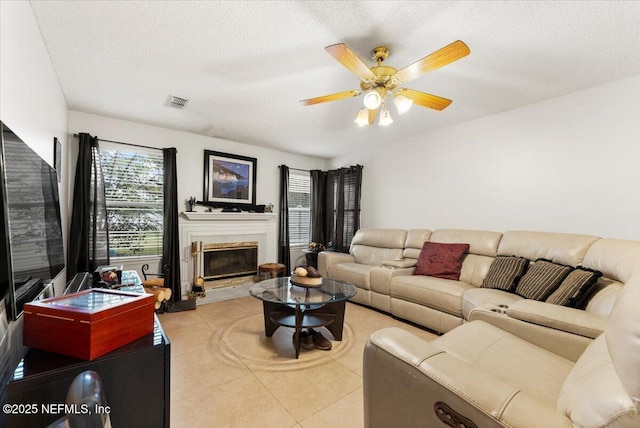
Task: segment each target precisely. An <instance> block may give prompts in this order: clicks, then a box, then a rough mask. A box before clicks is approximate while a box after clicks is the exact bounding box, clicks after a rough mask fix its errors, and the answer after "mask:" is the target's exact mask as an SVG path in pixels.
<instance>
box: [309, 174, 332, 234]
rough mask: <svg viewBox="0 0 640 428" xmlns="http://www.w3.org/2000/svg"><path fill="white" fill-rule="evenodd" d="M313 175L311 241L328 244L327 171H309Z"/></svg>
mask: <svg viewBox="0 0 640 428" xmlns="http://www.w3.org/2000/svg"><path fill="white" fill-rule="evenodd" d="M309 175H310V177H311V203H310V208H311V210H310V211H311V241H312V242H320V243H322V244H325V245H327V243H328V242H329V241H330V239H329V234H328V233H327V232H328V230H329V224H327V219H328V216H327V205H326V200H327V172H326V171H320V170H318V169H312V170H311V171H309Z"/></svg>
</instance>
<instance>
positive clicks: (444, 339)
mask: <svg viewBox="0 0 640 428" xmlns="http://www.w3.org/2000/svg"><path fill="white" fill-rule="evenodd" d="M431 343H432V344H433V345H434V346H436V347H438V348H440V349H442V350H443V351H445V352H446V353H447V354H449V355H452V356H454V357H456V358H458V359H460V360H462V361H464V362H466V363H468V364H470V365H471V366H473V367H477V368H479V369H481V370H483V371H485V372H487V373H489V374H491V375H492V376H494V377H496V378H498V379H500V380H502V381H504V382H507V383H508V384H510V385H513V386H514V387H516V388H518V389H519V390H521V391H523V392H525V393H528V394H531V395H533V396H534V397H536V398H539V399H542V400H545V401H546V400H549V401H550V402H555V401H556V400H557V399H558V396H559V394H560V390H561V388H562V385H563V382H564V380H565V379H566V377H567V376H568V375H569V373H570V372H571V369H572V368H573V363H572V362H571V361H569V360H566V359H564V358H562V357H560V356H558V355H556V354H554V353H552V352H549V351H547V350H544V349H542V348H540V347H538V346H536V345H533V344H531V343H529V342H527V341H525V340H523V339H520V338H519V337H516V336H514V335H512V334H510V333H508V332H506V331H504V330H502V329H499V328H498V327H494V326H493V325H491V324H488V323H486V322H484V321H471V322H469V323H466V324H463V325H461V326H459V327H456V328H454V329H453V330H451V331H449V332H447V333H445V334H444V335H442V336H440V337H438V338H437V339H435V340H433V341H432V342H431ZM490 387H491V386H490V385H487V388H490Z"/></svg>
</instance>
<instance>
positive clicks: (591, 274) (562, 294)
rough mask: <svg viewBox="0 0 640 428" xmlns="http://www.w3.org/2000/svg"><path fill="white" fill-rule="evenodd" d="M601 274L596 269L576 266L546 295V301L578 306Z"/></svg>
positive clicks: (573, 306)
mask: <svg viewBox="0 0 640 428" xmlns="http://www.w3.org/2000/svg"><path fill="white" fill-rule="evenodd" d="M601 276H602V272H599V271H597V270H592V269H586V268H581V267H577V268H575V269H574V270H573V271H571V272H570V273H569V275H567V277H566V278H565V279H564V280H563V281H562V283H561V284H560V287H558V289H557V290H556V291H554V292H553V293H551V295H550V296H549V297H547V302H548V303H553V304H554V305H562V306H569V307H572V308H575V307H578V305H579V304H580V303H581V302H582V299H583V298H584V296H586V295H587V294H588V293H589V291H591V289H592V288H593V287H594V286H595V285H596V282H597V281H598V278H599V277H601Z"/></svg>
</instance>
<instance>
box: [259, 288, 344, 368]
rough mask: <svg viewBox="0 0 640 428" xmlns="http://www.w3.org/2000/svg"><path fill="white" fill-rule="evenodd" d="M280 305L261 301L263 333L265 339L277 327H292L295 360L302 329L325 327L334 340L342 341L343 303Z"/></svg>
mask: <svg viewBox="0 0 640 428" xmlns="http://www.w3.org/2000/svg"><path fill="white" fill-rule="evenodd" d="M292 306H293V307H292ZM292 306H287V305H280V304H276V303H270V302H267V301H264V300H263V301H262V307H263V310H264V331H265V334H266V336H267V337H271V336H273V333H275V331H276V330H277V329H278V327H281V326H284V327H292V328H294V329H295V332H296V333H297V334H295V335H294V338H295V339H294V346H295V349H296V358H298V356H299V355H300V332H301V331H302V329H303V328H313V327H326V329H327V330H329V332H330V333H331V334H332V335H333V338H334V339H335V340H339V341H341V340H342V328H343V326H344V308H345V301H344V300H343V301H340V302H335V303H325V304H323V305H308V306H311V307H306V308H304V310H302V307H304V305H292Z"/></svg>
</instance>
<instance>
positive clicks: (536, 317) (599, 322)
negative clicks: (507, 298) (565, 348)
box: [507, 299, 608, 339]
mask: <svg viewBox="0 0 640 428" xmlns="http://www.w3.org/2000/svg"><path fill="white" fill-rule="evenodd" d="M507 315H508V316H509V317H511V318H515V319H518V320H521V321H526V322H530V323H533V324H538V325H541V326H544V327H549V328H553V329H556V330H561V331H566V332H569V333H573V334H577V335H580V336H585V337H589V338H591V339H595V338H596V337H598V336H599V335H600V334H601V333H602V332H603V331H604V329H605V327H606V324H607V318H608V317H607V316H606V315H600V314H594V313H591V312H587V311H584V310H582V309H575V308H568V307H565V306H558V305H553V304H551V303H545V302H539V301H537V300H528V299H526V300H519V301H517V302H515V303H513V304H512V305H511V306H509V308H508V309H507Z"/></svg>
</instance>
